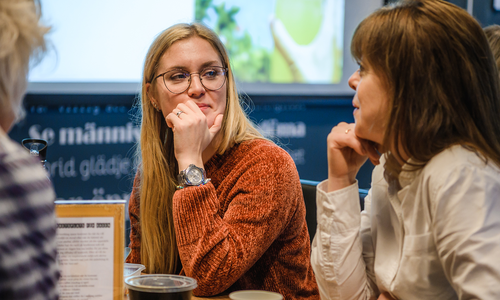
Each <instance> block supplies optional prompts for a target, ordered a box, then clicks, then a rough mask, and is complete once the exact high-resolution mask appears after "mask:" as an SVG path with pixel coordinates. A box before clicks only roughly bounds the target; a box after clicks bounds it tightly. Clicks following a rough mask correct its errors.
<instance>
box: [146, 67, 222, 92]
mask: <svg viewBox="0 0 500 300" xmlns="http://www.w3.org/2000/svg"><path fill="white" fill-rule="evenodd" d="M194 74H197V75H198V76H199V77H200V82H201V85H203V87H204V88H205V89H207V90H210V91H216V90H218V89H220V88H221V87H222V86H223V85H224V82H226V74H227V68H223V67H207V68H204V69H203V70H201V71H200V72H193V73H188V72H186V71H184V70H170V71H167V72H165V73H161V74H160V75H158V76H156V77H155V78H154V79H157V78H158V77H163V83H164V84H165V87H166V88H167V89H168V90H169V91H170V92H172V93H174V94H180V93H183V92H185V91H186V90H187V89H188V88H189V86H190V85H191V76H192V75H194Z"/></svg>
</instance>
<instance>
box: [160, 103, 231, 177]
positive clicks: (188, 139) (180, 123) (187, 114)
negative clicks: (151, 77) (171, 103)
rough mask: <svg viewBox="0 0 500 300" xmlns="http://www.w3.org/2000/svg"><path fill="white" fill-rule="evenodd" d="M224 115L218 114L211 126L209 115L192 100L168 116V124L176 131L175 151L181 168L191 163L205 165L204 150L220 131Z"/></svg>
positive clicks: (179, 105)
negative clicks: (209, 124)
mask: <svg viewBox="0 0 500 300" xmlns="http://www.w3.org/2000/svg"><path fill="white" fill-rule="evenodd" d="M179 111H182V113H179ZM222 117H223V115H222V114H219V115H217V116H216V117H215V120H214V123H213V125H212V126H211V127H210V128H209V127H208V122H207V116H205V114H204V113H203V112H202V111H201V109H200V108H199V107H198V105H196V103H195V102H194V101H192V100H189V101H187V102H186V103H180V104H178V105H177V107H176V108H175V109H174V110H172V112H170V113H169V114H168V115H167V116H166V118H165V120H166V122H167V126H168V127H170V128H172V131H173V133H174V153H175V158H176V159H177V162H178V164H179V170H183V169H185V168H186V167H187V166H188V165H189V164H195V165H197V166H200V167H201V166H203V151H205V149H206V148H207V147H208V146H209V145H210V143H211V142H212V141H213V139H214V137H215V135H216V134H217V133H218V132H219V130H220V128H221V125H222Z"/></svg>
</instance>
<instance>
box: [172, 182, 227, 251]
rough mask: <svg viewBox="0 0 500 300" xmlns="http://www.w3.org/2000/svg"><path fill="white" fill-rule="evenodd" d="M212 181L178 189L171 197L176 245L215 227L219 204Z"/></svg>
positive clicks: (183, 243) (196, 237)
mask: <svg viewBox="0 0 500 300" xmlns="http://www.w3.org/2000/svg"><path fill="white" fill-rule="evenodd" d="M216 199H217V195H216V193H215V188H214V186H213V184H212V183H210V182H209V183H208V184H205V185H202V186H190V187H186V188H184V189H181V190H178V191H176V192H175V194H174V198H173V216H174V224H175V233H176V239H177V244H178V245H185V244H189V243H192V242H193V241H195V240H197V239H199V238H200V237H201V236H203V235H204V234H207V233H208V232H211V231H212V229H213V228H217V223H218V222H221V221H222V220H221V219H220V217H218V216H217V215H216V214H217V211H218V210H219V204H218V203H217V202H216Z"/></svg>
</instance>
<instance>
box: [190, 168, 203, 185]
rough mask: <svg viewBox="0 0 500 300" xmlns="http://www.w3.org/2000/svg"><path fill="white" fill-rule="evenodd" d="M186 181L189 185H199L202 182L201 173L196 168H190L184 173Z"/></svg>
mask: <svg viewBox="0 0 500 300" xmlns="http://www.w3.org/2000/svg"><path fill="white" fill-rule="evenodd" d="M186 180H187V182H189V184H191V185H200V184H201V183H202V181H203V173H202V172H201V170H200V169H198V168H191V169H189V170H188V171H187V172H186Z"/></svg>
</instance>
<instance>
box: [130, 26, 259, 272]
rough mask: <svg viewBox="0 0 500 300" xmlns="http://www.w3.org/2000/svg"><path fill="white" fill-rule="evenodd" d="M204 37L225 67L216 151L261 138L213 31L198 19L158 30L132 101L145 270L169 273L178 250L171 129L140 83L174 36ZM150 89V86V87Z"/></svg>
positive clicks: (148, 80)
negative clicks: (136, 130) (223, 106)
mask: <svg viewBox="0 0 500 300" xmlns="http://www.w3.org/2000/svg"><path fill="white" fill-rule="evenodd" d="M194 36H197V37H200V38H202V39H204V40H206V41H208V42H209V43H210V44H211V45H212V47H213V48H214V50H215V51H216V52H217V53H218V54H219V57H220V60H221V62H222V64H223V65H224V67H226V68H227V69H228V72H227V81H226V95H227V99H226V100H227V101H226V109H225V112H224V117H223V120H222V128H221V131H220V133H219V135H220V136H221V139H220V142H219V146H218V149H217V153H218V154H222V153H224V151H226V150H227V149H229V148H231V147H232V146H233V145H234V144H237V143H241V142H243V141H247V140H251V139H256V138H263V137H262V135H261V134H260V133H259V132H258V131H257V129H256V128H255V126H254V125H253V123H252V122H251V121H250V120H249V119H248V118H247V116H246V114H245V112H244V110H243V108H242V103H240V99H239V97H238V93H237V91H236V84H235V80H234V78H233V73H232V70H231V66H230V63H229V57H228V55H227V52H226V49H225V48H224V45H223V44H222V42H221V41H220V39H219V37H218V36H217V34H216V33H215V32H213V31H212V30H210V29H209V28H208V27H206V26H204V25H202V24H199V23H193V24H177V25H174V26H172V27H169V28H167V29H166V30H165V31H163V32H162V33H160V34H159V35H158V36H157V37H156V39H155V40H154V41H153V43H152V44H151V46H150V48H149V50H148V53H147V55H146V60H145V63H144V70H143V78H142V91H141V96H140V99H139V100H140V101H139V103H138V105H139V108H138V114H139V116H138V118H139V119H140V123H141V140H140V146H139V147H138V148H137V152H136V157H137V160H138V166H139V167H138V172H139V176H140V177H139V179H140V182H139V186H138V190H136V191H133V192H134V193H139V195H140V224H141V262H142V264H144V265H145V266H146V271H147V272H148V273H164V274H169V273H170V274H171V273H174V272H175V271H176V269H177V262H178V255H179V254H178V250H177V244H176V239H175V230H174V222H173V214H172V198H173V195H174V192H175V187H176V185H177V174H179V170H178V165H177V160H176V159H175V156H174V147H173V146H174V144H173V132H172V130H171V129H170V128H168V126H167V124H166V122H165V118H164V117H163V114H162V112H161V111H157V110H156V109H155V108H154V107H153V105H152V104H151V100H150V98H149V96H148V93H147V89H146V84H148V83H151V85H152V86H153V85H154V84H157V82H158V81H157V80H153V78H154V77H155V76H156V75H157V74H156V73H157V71H158V67H159V62H160V58H161V57H162V56H163V54H164V53H165V52H166V51H167V50H168V49H169V47H170V46H172V45H173V44H174V43H175V42H177V41H180V40H185V39H188V38H191V37H194ZM153 90H154V88H153Z"/></svg>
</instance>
